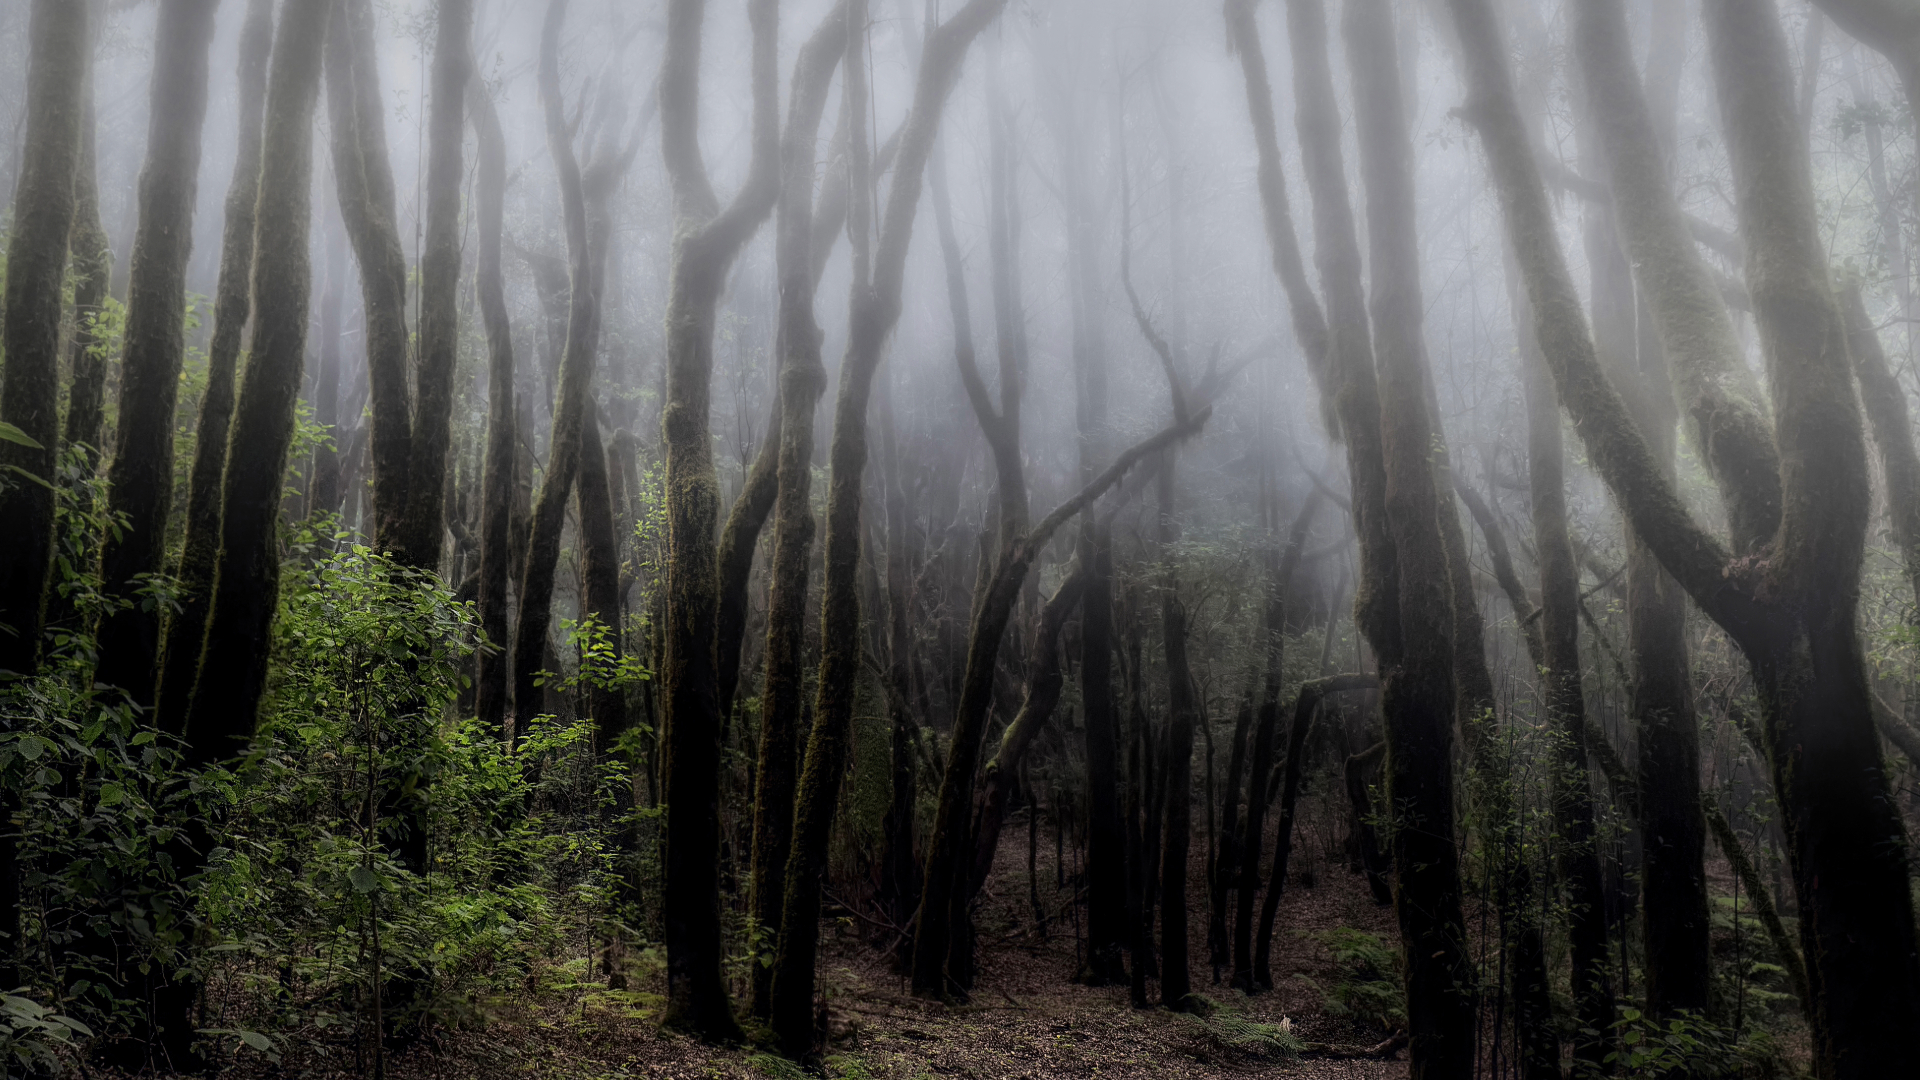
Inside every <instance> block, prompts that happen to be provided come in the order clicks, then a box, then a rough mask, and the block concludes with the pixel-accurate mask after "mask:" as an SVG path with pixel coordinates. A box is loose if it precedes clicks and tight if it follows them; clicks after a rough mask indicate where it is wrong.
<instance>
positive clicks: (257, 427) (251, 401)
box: [186, 0, 336, 763]
mask: <svg viewBox="0 0 1920 1080" xmlns="http://www.w3.org/2000/svg"><path fill="white" fill-rule="evenodd" d="M335 6H336V4H335V3H334V2H332V0H322V2H320V3H315V4H313V5H311V6H307V5H296V6H295V7H293V8H289V9H288V10H287V12H286V17H285V18H283V19H282V20H281V23H280V29H279V34H278V37H277V39H276V41H275V42H274V51H273V66H272V70H271V73H270V75H269V78H268V84H267V106H266V129H265V136H264V140H263V143H262V153H261V162H260V201H259V206H258V211H257V217H256V221H255V226H254V250H255V251H257V252H259V253H260V257H259V258H258V259H256V260H255V261H254V269H253V283H252V296H253V347H252V349H251V350H250V351H249V353H248V356H247V371H246V377H245V378H243V379H241V380H240V383H239V396H238V398H237V399H236V401H235V402H234V412H233V426H232V433H231V435H230V438H229V444H228V445H229V451H228V454H227V460H228V462H229V464H230V465H231V466H232V467H231V468H228V469H227V470H226V475H225V480H224V487H223V496H224V497H223V499H222V505H221V515H220V561H219V565H218V567H217V568H216V570H215V574H214V582H215V587H214V594H213V607H212V610H211V612H210V613H209V616H208V621H207V633H206V642H205V645H204V648H203V650H202V655H203V656H212V657H218V658H219V663H220V670H221V677H220V678H218V679H204V680H200V682H199V685H198V686H197V687H196V690H195V693H194V696H193V707H192V711H191V712H190V713H189V715H188V719H187V725H186V737H187V745H188V758H189V760H190V761H192V762H194V763H206V762H213V761H219V760H221V759H223V758H226V757H228V756H229V755H231V754H233V753H235V752H236V751H238V750H239V749H240V748H241V747H242V746H243V745H244V742H245V740H246V739H248V738H250V737H251V736H252V735H253V727H254V718H255V711H256V710H257V708H258V707H259V703H260V695H261V692H262V691H263V690H264V688H265V686H266V677H267V647H268V644H269V642H270V640H271V627H272V623H273V611H274V606H275V601H276V599H277V598H278V595H279V580H280V549H279V543H278V538H277V535H276V533H277V524H278V521H279V508H280V492H281V486H282V481H283V478H284V475H285V473H286V464H287V451H288V447H289V445H290V444H291V441H292V438H293V415H294V403H295V402H296V401H297V400H298V399H299V394H300V382H301V372H302V369H303V368H304V366H305V359H306V339H307V297H308V292H309V288H310V286H311V284H312V269H311V267H310V266H309V265H308V263H307V231H308V222H309V217H310V210H311V207H310V205H309V204H310V199H309V197H308V184H309V182H310V180H311V178H312V173H313V152H312V129H313V111H314V104H315V100H316V98H317V96H318V88H319V75H320V49H321V42H323V41H324V40H325V39H326V29H327V22H328V16H329V14H330V12H331V11H332V9H333V8H334V7H335Z"/></svg>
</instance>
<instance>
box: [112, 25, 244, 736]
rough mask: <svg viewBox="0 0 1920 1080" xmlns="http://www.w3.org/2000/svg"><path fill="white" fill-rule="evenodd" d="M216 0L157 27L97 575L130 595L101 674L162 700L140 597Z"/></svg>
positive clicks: (170, 394)
mask: <svg viewBox="0 0 1920 1080" xmlns="http://www.w3.org/2000/svg"><path fill="white" fill-rule="evenodd" d="M217 6H218V4H217V0H163V2H162V3H161V5H160V11H159V16H158V22H157V23H156V25H155V29H154V46H153V86H152V103H153V104H152V108H151V110H150V112H151V119H150V122H149V124H148V127H147V160H146V164H145V165H144V166H143V167H142V168H141V170H140V190H139V196H138V203H139V208H140V225H139V228H138V230H137V231H136V232H135V234H134V241H133V258H132V261H131V264H130V266H131V269H130V271H129V276H128V287H127V324H126V337H125V345H124V348H123V349H122V352H121V360H120V421H119V425H118V427H117V428H116V434H115V439H114V452H113V461H112V463H111V464H109V465H108V467H107V512H108V513H109V514H114V515H122V521H123V523H124V524H123V525H122V527H121V528H119V529H116V530H113V531H111V532H109V533H108V535H107V542H106V544H105V545H104V546H103V547H102V549H101V555H100V576H101V579H102V584H103V586H104V588H105V590H106V591H107V593H108V595H109V596H111V597H113V598H114V599H115V600H117V601H120V602H121V603H120V604H118V605H117V606H115V607H114V608H111V609H109V611H108V613H107V615H106V616H105V617H104V618H102V619H101V621H100V628H99V631H98V635H99V648H100V660H99V666H98V667H97V668H96V669H95V671H94V680H95V681H97V682H102V683H106V684H107V685H109V686H117V687H119V688H121V689H122V690H124V691H125V692H126V693H127V695H128V697H129V698H131V699H132V700H133V701H134V702H135V703H137V704H140V705H150V704H152V703H153V692H154V684H155V680H156V678H157V677H158V674H159V672H158V670H157V667H156V662H157V660H158V657H159V651H160V607H159V605H157V604H153V603H147V602H143V598H142V597H141V596H140V588H141V585H142V579H143V576H144V575H149V574H153V573H156V572H158V571H159V570H160V569H161V563H162V561H163V560H164V558H165V555H166V532H167V516H168V514H169V512H170V511H171V510H172V508H173V407H174V402H175V401H176V399H177V398H178V396H179V387H180V365H181V363H182V361H183V360H184V358H185V356H186V336H187V327H186V318H187V314H186V310H187V257H188V256H189V255H191V254H192V253H193V210H194V203H195V196H196V194H197V191H198V187H199V180H200V136H201V128H202V127H203V126H204V123H205V120H206V116H207V52H208V50H209V49H210V48H211V47H212V45H213V14H214V9H215V8H216V7H217Z"/></svg>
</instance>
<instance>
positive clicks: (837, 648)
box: [773, 0, 1006, 1055]
mask: <svg viewBox="0 0 1920 1080" xmlns="http://www.w3.org/2000/svg"><path fill="white" fill-rule="evenodd" d="M1005 3H1006V0H968V3H967V5H966V6H965V7H962V8H961V9H960V10H959V11H957V12H955V13H954V15H953V16H952V17H951V18H950V19H948V20H947V22H945V23H943V24H942V25H941V26H940V27H939V28H938V29H937V30H935V31H934V32H933V33H932V34H931V35H930V36H929V38H928V40H927V45H926V49H925V55H924V57H923V59H922V62H921V64H920V71H919V75H918V78H917V82H916V85H915V87H914V98H913V106H912V109H911V111H910V112H909V113H908V117H907V121H906V125H905V127H904V128H903V129H902V135H901V138H900V149H899V150H898V152H897V155H896V160H895V163H894V170H893V183H892V194H891V198H890V199H889V200H888V203H887V207H886V213H885V218H884V220H883V222H882V225H881V230H880V235H879V242H878V245H877V248H876V251H875V255H874V257H873V260H872V267H871V271H870V270H869V265H868V256H867V250H866V249H867V244H866V235H867V219H868V216H869V207H870V205H871V203H870V193H869V191H868V184H869V180H868V155H867V145H866V137H865V133H864V130H862V128H863V125H861V124H859V123H852V122H850V123H849V124H848V126H847V127H848V132H849V137H848V140H847V143H848V162H849V169H848V177H849V180H848V188H849V192H848V194H849V200H848V210H847V221H848V223H849V225H850V226H852V228H851V235H852V239H853V251H854V286H853V296H852V298H851V300H850V302H849V313H848V316H849V326H848V336H847V356H846V360H845V361H844V362H843V363H842V365H841V382H840V390H839V396H838V400H837V401H836V403H835V406H834V430H833V441H832V445H831V448H830V450H829V462H830V466H831V469H832V480H831V481H830V487H829V490H828V495H827V536H826V575H825V582H824V588H823V594H822V601H821V614H820V626H821V656H820V677H819V691H818V696H817V698H816V704H815V706H814V717H813V729H812V731H811V732H810V734H809V736H808V740H807V754H806V758H805V763H804V764H803V766H802V768H801V774H800V790H799V795H798V798H797V800H796V802H795V811H794V814H795V816H794V831H793V837H794V843H793V851H792V853H791V855H790V856H789V867H788V874H787V889H786V896H785V899H784V901H783V905H782V913H781V919H780V947H779V954H778V958H777V960H776V962H775V963H776V969H775V971H774V985H773V1022H774V1031H775V1033H776V1034H777V1035H778V1037H779V1040H780V1045H781V1048H782V1050H784V1051H785V1052H787V1053H788V1054H789V1055H804V1054H805V1053H806V1052H808V1051H809V1050H810V1049H811V1046H812V1017H813V1013H812V1006H813V978H814V950H815V944H816V942H817V940H818V935H819V926H818V922H819V905H820V878H821V874H822V873H823V872H824V871H825V869H826V849H827V841H828V838H829V835H830V832H831V829H832V823H833V812H834V807H835V804H836V803H837V802H838V801H839V800H838V798H837V793H838V788H839V781H840V774H841V772H842V771H843V770H844V765H845V760H846V752H847V743H848V739H849V728H850V725H851V722H852V709H853V697H854V683H855V679H856V678H857V676H858V674H859V670H860V635H859V633H858V630H859V619H860V609H859V595H858V582H859V551H860V502H861V485H862V479H861V478H862V475H863V473H864V472H865V468H866V458H867V438H866V407H867V400H868V397H869V395H870V392H871V387H872V382H873V376H874V372H875V371H876V370H877V369H878V367H879V363H880V358H881V354H882V350H883V347H884V345H885V343H886V339H887V337H888V335H889V334H890V333H891V332H892V330H893V327H894V324H895V323H896V322H898V320H899V317H900V293H901V288H902V284H903V279H904V276H905V271H906V266H905V264H906V254H907V244H908V241H909V239H910V238H911V234H912V230H913V218H914V213H915V211H916V209H917V207H918V205H919V201H920V189H921V184H922V180H923V178H924V174H925V171H926V163H927V157H928V155H929V154H930V153H931V151H932V148H933V142H934V139H935V137H936V135H937V134H938V131H939V124H940V117H941V114H942V113H943V112H944V110H945V106H946V100H947V97H948V94H949V93H950V92H951V90H952V88H953V83H954V81H955V79H956V78H957V76H958V73H959V67H960V62H961V61H962V60H963V59H964V58H965V56H966V52H967V49H968V47H969V46H971V45H972V43H973V39H974V38H975V37H977V36H978V35H979V33H980V31H981V30H983V29H985V27H986V25H987V23H989V22H991V21H992V20H993V19H994V18H995V17H996V16H998V15H999V13H1000V9H1001V8H1002V7H1003V6H1005ZM846 18H847V26H848V31H847V49H848V52H847V65H846V72H845V81H844V86H843V90H842V93H843V94H846V95H847V99H848V102H849V108H848V113H849V116H850V117H855V118H857V117H860V116H863V115H865V97H866V78H865V67H864V65H865V62H866V60H865V53H864V50H863V49H862V48H861V45H862V44H863V43H864V42H865V40H866V25H865V23H866V4H865V3H863V2H862V0H850V2H849V3H848V4H847V15H846ZM996 640H997V638H996ZM960 756H962V752H961V748H960V747H959V745H958V743H956V744H955V750H954V753H953V754H952V755H951V757H950V758H949V771H951V768H952V761H953V760H954V759H957V758H959V757H960ZM973 756H974V758H975V759H977V756H978V747H977V746H976V747H975V748H974V751H973ZM967 765H968V768H969V769H971V768H972V765H973V761H972V760H969V761H968V763H967ZM969 779H971V777H969ZM936 835H937V833H936ZM943 854H944V855H945V856H946V858H947V859H948V860H949V861H950V862H954V861H959V860H956V859H955V852H954V850H953V849H952V848H949V849H948V850H946V851H945V852H944V853H943ZM956 869H959V870H962V871H963V870H964V868H963V867H955V866H952V865H949V866H948V867H947V868H946V870H947V872H946V878H945V880H946V882H947V883H948V884H949V885H951V882H952V878H953V872H954V871H955V870H956ZM928 874H929V876H930V877H931V876H932V875H933V874H934V860H933V859H930V860H929V862H928ZM925 896H926V897H927V899H926V900H924V901H923V905H922V921H923V922H925V921H926V919H925V905H926V904H927V903H930V902H932V900H933V899H934V898H935V897H934V893H933V891H932V890H928V892H927V893H926V894H925ZM949 896H950V892H948V891H942V892H941V893H940V894H939V895H938V899H939V900H940V901H941V902H942V903H943V904H944V903H945V902H946V901H947V899H948V897H949ZM941 945H942V948H941V955H942V957H944V955H945V948H944V946H945V942H944V941H943V942H941ZM919 947H920V946H919V944H918V939H916V959H917V955H918V949H919Z"/></svg>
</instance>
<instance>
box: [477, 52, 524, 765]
mask: <svg viewBox="0 0 1920 1080" xmlns="http://www.w3.org/2000/svg"><path fill="white" fill-rule="evenodd" d="M466 93H467V110H468V112H469V113H471V114H472V116H473V131H474V136H475V141H476V143H477V144H478V147H477V152H476V160H475V168H474V210H475V218H476V220H475V230H476V233H477V236H476V240H477V241H478V243H477V248H478V253H477V262H476V265H475V269H474V291H475V292H476V293H478V294H479V299H480V321H481V322H482V323H483V324H485V326H486V331H487V443H486V455H485V462H484V464H483V466H482V468H483V470H484V471H483V473H482V475H481V480H480V629H481V631H482V632H484V633H485V634H486V635H487V641H488V642H489V643H490V644H491V645H492V648H489V649H482V650H480V652H479V658H478V670H477V671H476V676H477V677H476V679H475V680H474V681H475V701H476V709H477V714H478V716H479V717H480V721H481V722H482V723H483V724H485V725H486V726H487V728H488V729H489V730H492V731H503V732H504V725H505V723H506V716H507V680H508V674H509V670H508V669H509V665H508V656H507V650H508V649H509V648H510V647H511V646H512V638H511V636H510V631H509V628H508V621H507V620H508V605H507V599H508V597H507V590H508V580H509V579H510V578H511V576H512V566H513V557H512V551H511V547H512V535H511V524H512V519H513V469H514V443H515V440H516V438H518V435H519V433H518V432H517V431H516V430H515V423H514V421H515V412H514V392H513V376H514V357H513V327H512V325H511V324H510V323H509V322H508V319H507V296H506V283H505V280H504V278H503V275H502V273H501V268H500V240H501V221H502V217H503V215H504V210H505V207H504V204H505V199H506V186H507V146H506V137H505V135H504V134H503V133H502V132H501V130H500V115H499V113H498V111H497V110H496V109H495V108H494V104H493V98H492V97H490V96H489V95H488V94H487V88H486V85H485V83H484V82H482V81H481V80H480V79H479V78H478V77H477V76H471V77H470V78H469V81H468V82H467V88H466Z"/></svg>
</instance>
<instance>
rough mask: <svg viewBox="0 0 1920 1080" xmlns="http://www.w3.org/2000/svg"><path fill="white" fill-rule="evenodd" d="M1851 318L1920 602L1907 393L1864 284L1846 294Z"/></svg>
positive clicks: (1914, 457) (1853, 346)
mask: <svg viewBox="0 0 1920 1080" xmlns="http://www.w3.org/2000/svg"><path fill="white" fill-rule="evenodd" d="M1842 302H1843V305H1844V307H1845V310H1846V319H1847V353H1848V355H1850V356H1852V357H1853V371H1854V376H1855V377H1856V378H1858V379H1859V380H1860V404H1861V406H1862V408H1863V409H1864V410H1865V412H1866V414H1867V424H1868V428H1869V430H1870V431H1871V432H1872V433H1873V443H1874V446H1875V447H1876V448H1877V449H1878V450H1879V451H1880V471H1881V473H1882V475H1883V476H1884V477H1885V478H1886V485H1887V491H1886V495H1887V517H1888V519H1889V520H1890V523H1891V524H1892V526H1893V539H1894V543H1896V544H1898V545H1899V546H1900V559H1901V564H1902V566H1903V568H1904V569H1905V570H1906V572H1907V581H1908V583H1909V585H1910V586H1911V587H1912V589H1913V594H1914V600H1915V602H1916V603H1920V454H1916V453H1915V452H1914V447H1913V425H1912V424H1911V423H1909V422H1908V416H1907V395H1906V391H1905V390H1904V389H1902V387H1901V386H1900V380H1899V379H1897V378H1895V377H1894V374H1893V368H1892V367H1891V366H1889V365H1888V363H1887V354H1886V351H1885V349H1883V348H1882V347H1881V345H1880V333H1879V331H1877V330H1875V329H1874V326H1873V320H1872V319H1870V318H1868V317H1867V306H1866V303H1865V301H1864V300H1863V299H1862V298H1861V296H1860V285H1859V283H1858V282H1853V283H1850V284H1849V285H1848V286H1847V287H1846V289H1845V291H1844V295H1843V300H1842Z"/></svg>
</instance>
